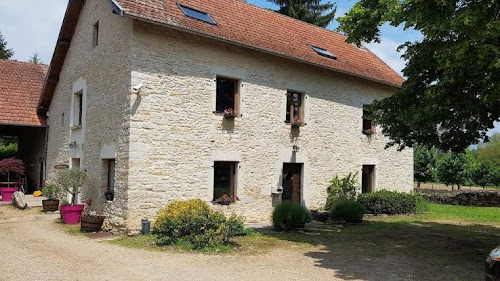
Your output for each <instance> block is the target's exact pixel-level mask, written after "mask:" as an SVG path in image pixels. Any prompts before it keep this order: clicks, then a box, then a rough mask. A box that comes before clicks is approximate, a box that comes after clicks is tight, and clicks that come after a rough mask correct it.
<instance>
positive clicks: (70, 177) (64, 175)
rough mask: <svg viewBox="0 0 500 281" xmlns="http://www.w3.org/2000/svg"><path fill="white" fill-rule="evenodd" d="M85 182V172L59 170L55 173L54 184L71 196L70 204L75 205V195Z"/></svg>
mask: <svg viewBox="0 0 500 281" xmlns="http://www.w3.org/2000/svg"><path fill="white" fill-rule="evenodd" d="M86 182H87V172H85V171H83V170H80V169H76V168H73V169H67V170H60V171H59V172H58V173H57V178H56V183H57V185H58V186H60V187H61V188H62V189H63V190H65V191H66V192H68V193H69V194H71V204H72V205H76V202H77V195H78V194H80V192H81V191H82V187H83V186H84V185H85V183H86Z"/></svg>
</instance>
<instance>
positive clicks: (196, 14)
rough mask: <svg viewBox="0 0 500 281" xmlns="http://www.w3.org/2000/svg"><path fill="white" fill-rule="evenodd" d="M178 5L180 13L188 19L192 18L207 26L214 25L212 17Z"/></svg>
mask: <svg viewBox="0 0 500 281" xmlns="http://www.w3.org/2000/svg"><path fill="white" fill-rule="evenodd" d="M178 5H179V8H180V9H181V11H182V12H183V13H184V14H185V15H186V16H188V17H190V18H193V19H197V20H201V21H204V22H206V23H209V24H213V25H215V21H214V20H213V19H212V17H210V15H209V14H207V13H205V12H201V11H198V10H195V9H193V8H190V7H187V6H184V5H182V4H178Z"/></svg>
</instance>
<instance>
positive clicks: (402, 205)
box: [358, 191, 425, 215]
mask: <svg viewBox="0 0 500 281" xmlns="http://www.w3.org/2000/svg"><path fill="white" fill-rule="evenodd" d="M358 202H359V203H361V204H362V205H363V206H365V208H366V209H367V211H368V213H369V214H374V215H380V214H387V215H397V214H408V213H415V212H416V211H417V209H420V210H419V211H421V210H422V209H423V208H425V202H424V201H423V199H422V197H420V196H419V195H417V194H410V193H400V192H394V191H377V192H375V193H364V194H361V195H360V196H359V197H358Z"/></svg>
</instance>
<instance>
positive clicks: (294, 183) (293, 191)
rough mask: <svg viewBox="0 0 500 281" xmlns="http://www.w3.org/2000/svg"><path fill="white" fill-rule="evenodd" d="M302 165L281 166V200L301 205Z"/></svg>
mask: <svg viewBox="0 0 500 281" xmlns="http://www.w3.org/2000/svg"><path fill="white" fill-rule="evenodd" d="M301 174H302V164H297V163H284V164H283V194H282V196H281V200H283V201H292V202H293V203H297V204H300V203H301V194H302V178H301Z"/></svg>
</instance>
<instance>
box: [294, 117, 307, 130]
mask: <svg viewBox="0 0 500 281" xmlns="http://www.w3.org/2000/svg"><path fill="white" fill-rule="evenodd" d="M290 124H291V125H292V128H300V127H303V126H304V125H306V123H304V120H302V119H295V120H293V121H292V122H291V123H290Z"/></svg>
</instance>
